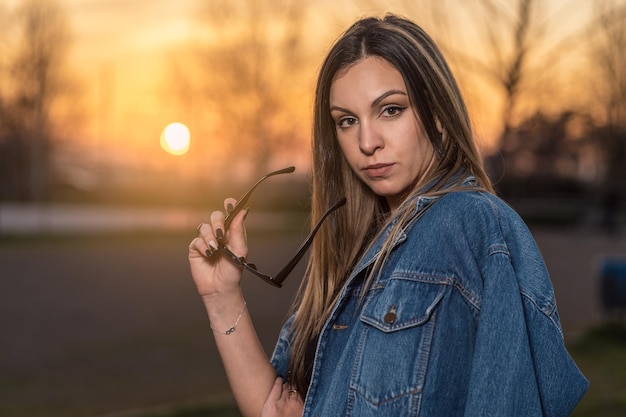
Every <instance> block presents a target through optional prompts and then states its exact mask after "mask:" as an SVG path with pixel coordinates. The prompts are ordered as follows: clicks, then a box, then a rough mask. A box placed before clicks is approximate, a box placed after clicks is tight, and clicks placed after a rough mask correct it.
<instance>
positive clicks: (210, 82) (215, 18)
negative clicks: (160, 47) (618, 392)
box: [182, 0, 314, 173]
mask: <svg viewBox="0 0 626 417" xmlns="http://www.w3.org/2000/svg"><path fill="white" fill-rule="evenodd" d="M306 4H307V3H306V2H304V3H303V2H301V1H298V0H281V1H272V2H260V1H257V0H245V1H239V2H233V1H229V0H212V1H210V2H206V1H203V2H200V4H199V12H198V16H199V23H200V25H201V28H202V31H203V34H202V38H201V41H200V42H199V44H198V45H197V46H196V48H195V53H196V56H197V57H198V61H197V62H198V63H199V66H198V67H197V69H198V71H197V72H195V75H194V77H195V78H194V79H193V80H192V82H191V83H187V85H186V87H185V88H184V90H185V91H186V95H187V97H188V95H189V94H190V90H192V88H190V85H191V86H198V85H199V86H201V87H200V92H201V99H200V100H199V103H197V104H200V105H202V113H203V114H205V115H206V116H205V117H204V120H205V121H206V123H210V124H212V126H211V131H213V132H215V134H214V135H212V136H213V137H212V139H210V142H211V143H210V145H209V144H205V146H206V147H209V146H210V147H213V148H219V149H220V150H221V152H222V153H223V154H225V155H226V156H227V157H226V158H225V159H228V160H230V161H237V162H239V163H245V165H246V166H247V167H248V171H250V172H251V173H252V172H255V173H256V171H260V170H261V171H262V170H265V169H267V168H268V167H266V165H268V164H272V161H273V160H274V159H275V156H276V154H277V153H280V152H284V151H289V150H292V149H294V148H298V147H301V146H302V144H303V143H304V142H306V139H307V138H308V135H309V131H310V127H309V125H310V123H309V120H310V118H309V116H308V113H309V110H310V103H309V102H308V101H307V100H308V97H309V93H310V89H311V86H312V83H311V82H309V81H310V78H308V77H307V76H308V74H309V73H312V71H313V70H314V68H313V67H312V65H310V55H309V54H307V52H309V51H307V49H306V45H305V42H304V36H303V35H304V33H305V31H306V25H307V20H306V13H307V7H306ZM182 85H183V86H184V84H182ZM196 111H197V110H196ZM217 162H218V161H214V164H213V166H214V167H215V166H216V165H218V164H217ZM231 169H232V168H231Z"/></svg>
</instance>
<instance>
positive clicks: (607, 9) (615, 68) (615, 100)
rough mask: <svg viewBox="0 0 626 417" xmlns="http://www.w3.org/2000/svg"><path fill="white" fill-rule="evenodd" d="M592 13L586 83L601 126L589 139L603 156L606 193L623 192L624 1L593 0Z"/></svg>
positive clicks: (625, 119)
mask: <svg viewBox="0 0 626 417" xmlns="http://www.w3.org/2000/svg"><path fill="white" fill-rule="evenodd" d="M593 16H594V17H593V19H592V21H591V23H590V27H589V39H590V41H589V55H590V58H591V63H592V66H593V68H594V69H595V71H594V72H593V73H592V76H593V77H592V78H591V80H590V83H589V84H590V85H591V86H592V88H593V91H592V94H595V98H596V99H597V102H598V103H599V106H598V107H599V108H600V109H601V111H600V113H601V116H600V119H601V120H600V122H601V124H602V127H600V128H598V129H596V131H595V132H594V137H593V138H592V141H593V142H594V144H595V145H596V146H597V147H598V148H599V149H600V151H601V153H602V155H603V162H604V167H605V173H606V174H605V187H606V189H607V191H606V192H607V193H616V195H617V194H619V193H626V186H625V185H624V184H626V165H625V164H624V159H625V158H626V54H625V53H624V51H626V2H624V1H620V0H617V1H615V0H614V1H597V2H594V13H593ZM619 190H621V191H619Z"/></svg>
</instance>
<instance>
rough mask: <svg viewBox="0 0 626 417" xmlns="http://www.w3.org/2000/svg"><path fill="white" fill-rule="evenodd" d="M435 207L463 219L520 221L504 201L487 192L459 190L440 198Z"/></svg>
mask: <svg viewBox="0 0 626 417" xmlns="http://www.w3.org/2000/svg"><path fill="white" fill-rule="evenodd" d="M438 200H439V201H438V202H437V203H436V204H435V205H440V209H441V211H442V212H444V213H448V214H450V215H451V216H454V217H456V218H461V219H471V220H474V221H479V220H481V219H483V220H488V221H494V220H500V219H519V215H518V214H517V213H516V212H515V210H514V209H513V208H512V207H511V206H509V205H508V204H507V203H506V202H505V201H504V200H502V199H501V198H500V197H498V196H497V195H495V194H493V193H490V192H487V191H478V190H477V191H474V190H459V191H453V192H449V193H446V194H444V195H442V196H441V197H439V199H438Z"/></svg>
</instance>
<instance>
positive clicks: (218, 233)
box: [215, 229, 224, 240]
mask: <svg viewBox="0 0 626 417" xmlns="http://www.w3.org/2000/svg"><path fill="white" fill-rule="evenodd" d="M215 236H217V240H222V239H224V231H223V230H222V229H216V230H215Z"/></svg>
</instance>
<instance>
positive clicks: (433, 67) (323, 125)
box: [289, 15, 493, 392]
mask: <svg viewBox="0 0 626 417" xmlns="http://www.w3.org/2000/svg"><path fill="white" fill-rule="evenodd" d="M368 56H376V57H380V58H382V59H384V60H386V61H387V62H389V63H390V64H391V65H393V66H394V67H395V68H396V69H397V70H398V71H399V72H400V73H401V75H402V77H403V79H404V82H405V84H406V87H407V92H408V95H409V99H410V102H411V106H412V108H413V110H414V111H415V113H416V116H417V118H418V119H419V120H420V121H421V123H422V128H423V130H424V133H425V134H426V135H427V137H428V138H429V140H430V143H431V145H432V147H433V149H434V150H435V152H434V161H433V163H431V165H430V168H429V169H428V170H427V172H426V173H425V175H423V177H422V178H420V179H418V181H417V183H416V184H415V186H414V187H413V189H412V190H408V191H409V192H408V193H407V197H408V196H409V195H411V194H413V193H415V192H416V190H417V189H420V188H423V187H424V185H425V184H433V185H432V186H431V187H429V189H428V190H427V194H431V195H432V194H438V193H441V192H444V190H443V189H442V187H443V186H444V184H449V183H450V181H451V180H452V179H453V178H457V177H459V178H460V179H463V178H464V175H460V176H455V174H458V173H460V172H462V173H465V174H473V175H474V176H475V178H476V182H477V183H478V185H479V187H480V188H481V189H483V190H486V191H489V192H493V189H492V187H491V183H490V181H489V179H488V178H487V176H486V174H485V172H484V169H483V167H482V161H481V158H480V155H479V153H478V151H477V149H476V146H475V144H474V138H473V134H472V128H471V124H470V119H469V116H468V112H467V109H466V106H465V103H464V100H463V97H462V95H461V92H460V90H459V88H458V86H457V83H456V81H455V79H454V77H453V75H452V73H451V71H450V69H449V67H448V65H447V63H446V61H445V59H444V57H443V55H442V54H441V52H440V51H439V49H438V48H437V46H436V45H435V43H434V42H433V40H432V39H431V38H430V37H429V36H428V35H427V34H426V33H425V32H424V31H423V30H422V29H421V28H420V27H419V26H417V25H416V24H414V23H413V22H411V21H409V20H406V19H403V18H400V17H397V16H394V15H387V16H385V17H384V18H375V17H370V18H365V19H362V20H359V21H357V22H356V23H355V24H353V25H352V26H351V27H350V28H349V29H348V30H347V31H346V32H345V33H344V34H343V36H341V37H340V38H339V39H338V40H337V41H336V42H335V44H334V46H333V47H332V48H331V50H330V52H329V53H328V55H327V57H326V59H325V61H324V62H323V65H322V67H321V70H320V73H319V77H318V82H317V88H316V97H315V110H314V125H313V168H312V202H311V205H312V207H311V217H312V218H311V221H312V223H313V224H314V223H315V222H317V220H318V219H319V218H320V217H321V216H322V214H323V213H324V211H325V210H326V209H328V207H330V206H331V205H332V204H333V203H335V202H336V201H337V200H339V199H340V198H341V197H343V196H345V197H347V203H346V206H345V207H343V208H341V209H340V210H338V211H337V212H336V213H335V214H333V215H332V216H331V217H330V218H329V219H328V220H327V221H326V223H325V224H324V226H323V227H322V228H321V229H320V231H319V232H318V235H317V236H316V238H315V241H314V243H313V246H312V249H311V254H310V257H309V261H308V265H307V270H306V274H305V278H304V280H303V283H302V285H301V287H300V291H299V293H298V297H297V298H296V301H295V303H294V307H293V309H294V311H295V313H296V317H295V320H294V322H293V325H292V328H291V331H292V338H293V339H292V352H291V358H290V363H289V371H290V373H291V382H292V383H293V384H295V385H296V386H297V387H298V389H300V390H301V391H302V392H304V391H305V390H306V388H307V387H306V386H303V385H304V378H305V372H306V369H305V356H306V352H307V347H308V346H309V345H310V344H311V343H313V342H314V341H316V340H317V337H318V336H319V334H320V332H321V329H322V326H323V325H324V322H325V321H326V319H327V318H328V317H329V315H330V312H331V310H332V308H333V306H334V303H335V301H336V298H337V295H338V292H339V290H340V289H341V287H342V285H343V284H344V283H345V281H346V279H347V277H348V276H349V274H350V272H351V270H352V268H353V267H354V266H355V263H356V262H357V261H358V259H359V256H361V254H362V253H363V250H364V249H365V248H366V247H367V246H368V245H369V244H370V243H371V242H372V239H373V238H374V237H375V236H376V234H377V233H378V232H379V231H380V230H381V229H382V227H383V226H384V225H385V224H386V222H387V221H388V220H389V219H388V217H389V213H388V210H387V205H386V202H385V200H384V199H383V198H381V197H379V196H377V195H376V194H374V193H373V192H372V191H371V190H370V189H369V188H368V187H367V186H366V185H365V184H363V183H362V182H361V181H360V180H359V179H358V178H357V177H356V175H355V174H354V173H353V172H352V170H351V169H350V167H349V166H348V164H347V162H346V161H345V159H344V157H343V154H342V152H341V149H340V147H339V144H338V141H337V136H336V124H335V123H334V121H333V119H332V117H331V114H330V104H329V101H330V99H329V97H330V88H331V85H332V82H333V80H335V79H336V77H337V76H338V75H341V74H342V72H343V71H346V70H347V69H348V68H349V67H350V66H351V65H353V64H355V63H356V62H358V61H359V60H361V59H363V58H364V57H368ZM416 157H417V156H416ZM454 186H456V187H460V186H461V184H460V183H458V184H454ZM454 186H453V188H454ZM446 190H449V189H448V188H446ZM408 213H409V211H408V210H407V209H403V208H402V207H401V208H400V209H398V210H397V211H396V213H394V216H396V217H397V218H399V219H400V221H398V223H397V226H396V227H395V228H394V229H395V231H392V233H391V238H393V236H394V235H395V234H396V233H397V232H398V230H400V228H401V227H402V226H403V225H404V223H405V220H406V219H408ZM388 247H389V245H388V244H387V245H385V246H384V248H388ZM384 252H385V249H383V253H384ZM380 259H383V261H384V256H383V257H381V258H380ZM383 261H380V260H379V262H377V263H376V266H375V268H374V269H375V270H376V269H378V270H380V269H379V267H380V266H381V264H382V262H383Z"/></svg>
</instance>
